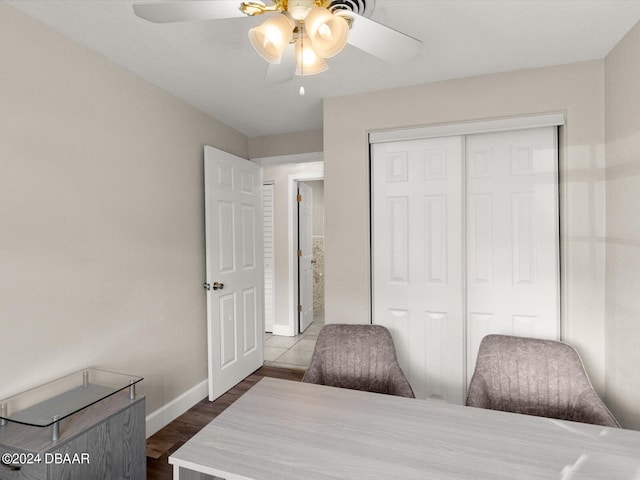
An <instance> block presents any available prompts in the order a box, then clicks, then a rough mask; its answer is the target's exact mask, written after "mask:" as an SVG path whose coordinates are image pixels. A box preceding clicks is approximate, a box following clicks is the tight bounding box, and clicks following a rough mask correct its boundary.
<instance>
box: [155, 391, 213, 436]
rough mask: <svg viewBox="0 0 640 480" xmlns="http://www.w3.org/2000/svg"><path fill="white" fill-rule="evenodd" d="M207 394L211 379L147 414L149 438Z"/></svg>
mask: <svg viewBox="0 0 640 480" xmlns="http://www.w3.org/2000/svg"><path fill="white" fill-rule="evenodd" d="M207 395H209V381H208V380H203V381H202V382H200V383H199V384H197V385H196V386H195V387H193V388H191V389H189V390H187V391H186V392H184V393H183V394H182V395H180V396H179V397H177V398H174V399H173V400H171V401H170V402H169V403H167V404H166V405H164V406H162V407H160V408H159V409H157V410H156V411H155V412H153V413H150V414H149V415H147V420H146V423H147V438H149V437H150V436H151V435H153V434H154V433H156V432H157V431H158V430H160V429H161V428H163V427H166V426H167V425H169V423H171V422H172V421H174V420H175V419H176V418H178V417H179V416H180V415H182V414H183V413H184V412H186V411H187V410H189V409H190V408H191V407H193V406H194V405H195V404H196V403H198V402H199V401H200V400H202V399H203V398H205V397H206V396H207Z"/></svg>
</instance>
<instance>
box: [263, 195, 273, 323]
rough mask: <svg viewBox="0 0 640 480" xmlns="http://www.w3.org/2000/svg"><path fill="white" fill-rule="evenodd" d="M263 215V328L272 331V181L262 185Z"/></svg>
mask: <svg viewBox="0 0 640 480" xmlns="http://www.w3.org/2000/svg"><path fill="white" fill-rule="evenodd" d="M262 211H263V215H264V329H265V331H266V332H273V320H274V316H275V263H274V262H275V256H274V255H275V215H274V213H275V212H274V188H273V183H266V184H264V186H263V187H262Z"/></svg>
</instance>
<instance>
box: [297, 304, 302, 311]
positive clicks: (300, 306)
mask: <svg viewBox="0 0 640 480" xmlns="http://www.w3.org/2000/svg"><path fill="white" fill-rule="evenodd" d="M298 312H299V313H302V305H298Z"/></svg>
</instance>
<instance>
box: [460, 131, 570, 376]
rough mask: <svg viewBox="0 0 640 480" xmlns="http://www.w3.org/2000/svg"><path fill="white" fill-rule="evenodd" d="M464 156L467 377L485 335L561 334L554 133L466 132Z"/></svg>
mask: <svg viewBox="0 0 640 480" xmlns="http://www.w3.org/2000/svg"><path fill="white" fill-rule="evenodd" d="M466 159H467V185H466V198H467V200H466V203H467V212H468V213H467V240H466V243H467V306H466V309H467V331H468V340H467V347H468V351H467V357H468V360H467V369H468V370H467V372H468V376H469V378H470V375H471V374H472V373H473V369H474V368H475V360H476V356H477V351H478V346H479V343H480V340H481V339H482V337H483V336H484V335H487V334H489V333H502V334H508V335H520V336H533V337H538V338H549V339H557V338H558V336H559V266H558V265H559V263H558V258H559V254H558V245H559V238H558V218H559V216H558V187H557V185H558V170H557V168H558V163H557V147H556V129H555V128H552V127H546V128H539V129H530V130H519V131H513V132H500V133H490V134H480V135H469V136H467V138H466Z"/></svg>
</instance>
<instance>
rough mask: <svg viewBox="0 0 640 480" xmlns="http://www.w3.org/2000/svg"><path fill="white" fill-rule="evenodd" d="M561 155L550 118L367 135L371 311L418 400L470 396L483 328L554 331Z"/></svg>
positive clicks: (549, 334) (537, 333)
mask: <svg viewBox="0 0 640 480" xmlns="http://www.w3.org/2000/svg"><path fill="white" fill-rule="evenodd" d="M463 145H466V147H464V148H463ZM557 158H558V157H557V142H556V128H554V127H546V128H539V129H529V130H519V131H512V132H501V133H488V134H478V135H467V136H460V137H444V138H435V139H423V140H408V141H397V142H389V143H377V144H374V145H372V167H371V168H372V201H373V204H372V206H373V214H372V234H373V235H372V236H373V238H372V248H373V256H372V274H373V284H372V296H373V321H374V323H377V324H381V325H384V326H386V327H388V328H389V329H390V330H391V333H392V335H393V338H394V342H395V345H396V350H397V352H398V360H399V361H400V365H401V366H402V369H403V370H404V372H405V374H406V375H407V377H408V379H409V382H410V383H411V385H412V387H413V389H414V391H415V393H416V396H417V397H418V398H442V399H444V400H447V401H449V402H453V403H463V401H464V395H465V392H466V384H467V381H468V379H470V376H471V373H472V372H473V369H474V368H475V361H476V356H477V351H478V346H479V343H480V340H481V339H482V338H483V337H484V336H485V335H487V334H490V333H504V334H510V335H521V336H530V337H538V338H551V339H557V338H558V335H559V326H560V315H559V267H558V265H559V237H558V224H559V211H558V170H557V168H558V163H557ZM465 332H466V333H465Z"/></svg>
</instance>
